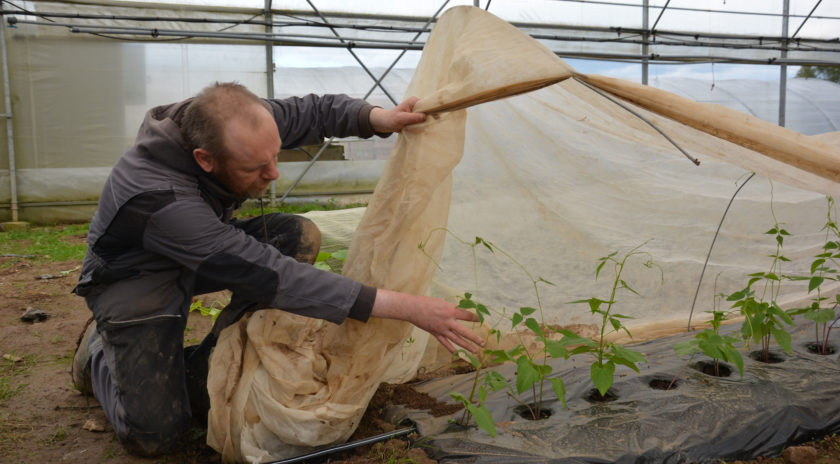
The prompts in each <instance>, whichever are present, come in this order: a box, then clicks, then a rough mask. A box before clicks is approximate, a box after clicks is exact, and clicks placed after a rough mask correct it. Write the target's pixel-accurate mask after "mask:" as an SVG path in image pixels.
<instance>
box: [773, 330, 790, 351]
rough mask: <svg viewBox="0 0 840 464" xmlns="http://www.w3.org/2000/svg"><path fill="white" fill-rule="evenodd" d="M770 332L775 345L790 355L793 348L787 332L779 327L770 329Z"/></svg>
mask: <svg viewBox="0 0 840 464" xmlns="http://www.w3.org/2000/svg"><path fill="white" fill-rule="evenodd" d="M770 332H771V333H772V334H773V338H774V339H776V343H778V344H779V346H781V347H782V349H783V350H785V353H787V354H790V352H791V350H792V349H793V346H792V345H791V341H790V334H789V333H788V332H787V330H785V329H782V328H779V327H770Z"/></svg>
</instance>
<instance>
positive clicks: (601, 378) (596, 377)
mask: <svg viewBox="0 0 840 464" xmlns="http://www.w3.org/2000/svg"><path fill="white" fill-rule="evenodd" d="M614 373H615V364H613V363H612V362H607V363H604V364H603V365H602V364H601V363H599V362H598V361H595V362H594V363H592V367H591V368H590V370H589V375H590V377H592V383H594V384H595V388H597V389H598V392H599V393H600V394H601V396H604V395H605V394H606V393H607V390H609V389H610V387H611V386H612V384H613V374H614Z"/></svg>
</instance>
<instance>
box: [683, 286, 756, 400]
mask: <svg viewBox="0 0 840 464" xmlns="http://www.w3.org/2000/svg"><path fill="white" fill-rule="evenodd" d="M718 277H720V274H718V276H717V277H715V295H714V309H712V310H711V311H706V312H707V313H711V314H712V318H711V319H710V320H709V321H708V322H709V324H710V325H711V326H712V327H711V328H707V329H706V330H704V331H702V332H698V333H697V334H696V335H695V336H694V340H689V341H687V342H682V343H677V344H676V345H674V351H675V352H676V353H677V356H687V355H690V356H691V357H690V358H689V362H691V358H693V357H694V355H695V354H696V353H698V352H701V353H703V354H705V355H706V356H708V357H710V358H712V360H713V362H714V371H715V372H714V375H715V376H717V377H720V360H721V359H722V360H724V361H727V362H731V363H732V364H735V366H737V367H738V372H739V373H740V376H741V378H742V379H743V378H744V358H743V357H742V356H741V353H740V352H739V351H738V350H737V349H736V348H735V344H736V343H738V342H739V341H740V340H739V339H738V337H735V336H732V335H720V326H721V324H722V323H723V321H725V320H726V319H728V318H729V315H730V314H731V313H732V312H731V311H722V310H721V309H720V302H721V299H723V298H725V297H726V295H725V294H723V293H717V282H718ZM680 372H682V370H680ZM678 376H679V374H677V376H676V377H674V380H672V381H671V384H670V385H669V386H668V389H670V388H671V386H673V385H674V382H676V380H677V377H678Z"/></svg>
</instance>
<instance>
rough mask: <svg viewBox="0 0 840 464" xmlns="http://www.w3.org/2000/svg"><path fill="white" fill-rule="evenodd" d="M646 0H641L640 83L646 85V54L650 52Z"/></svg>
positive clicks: (647, 3)
mask: <svg viewBox="0 0 840 464" xmlns="http://www.w3.org/2000/svg"><path fill="white" fill-rule="evenodd" d="M648 6H649V1H648V0H642V30H644V32H643V33H642V85H647V83H648V54H649V53H650V48H649V47H648V41H649V39H650V31H648V24H649V22H650V18H649V17H648V15H649V12H648Z"/></svg>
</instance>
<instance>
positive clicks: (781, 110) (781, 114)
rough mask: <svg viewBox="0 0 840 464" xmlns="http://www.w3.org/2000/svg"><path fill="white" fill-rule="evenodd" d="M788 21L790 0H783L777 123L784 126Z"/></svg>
mask: <svg viewBox="0 0 840 464" xmlns="http://www.w3.org/2000/svg"><path fill="white" fill-rule="evenodd" d="M789 21H790V0H785V1H784V4H783V6H782V65H781V66H779V125H780V126H782V127H785V112H786V110H787V65H786V64H784V60H785V59H786V58H787V54H788V52H787V48H788V22H789Z"/></svg>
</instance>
